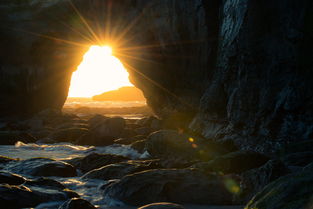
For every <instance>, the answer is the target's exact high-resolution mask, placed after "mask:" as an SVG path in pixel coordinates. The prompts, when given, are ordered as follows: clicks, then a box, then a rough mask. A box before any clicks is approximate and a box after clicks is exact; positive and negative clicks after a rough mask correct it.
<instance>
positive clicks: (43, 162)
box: [8, 158, 76, 177]
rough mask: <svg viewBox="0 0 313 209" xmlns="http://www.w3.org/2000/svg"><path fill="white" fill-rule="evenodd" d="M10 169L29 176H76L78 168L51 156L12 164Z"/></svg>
mask: <svg viewBox="0 0 313 209" xmlns="http://www.w3.org/2000/svg"><path fill="white" fill-rule="evenodd" d="M8 170H10V171H12V172H14V173H18V174H24V175H29V176H60V177H72V176H76V169H75V168H74V167H73V166H72V165H70V164H68V163H65V162H62V161H56V160H52V159H49V158H31V159H28V160H22V161H18V162H15V163H13V164H10V165H9V167H8Z"/></svg>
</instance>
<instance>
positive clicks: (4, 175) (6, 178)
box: [0, 171, 25, 185]
mask: <svg viewBox="0 0 313 209" xmlns="http://www.w3.org/2000/svg"><path fill="white" fill-rule="evenodd" d="M24 182H25V178H23V177H22V176H20V175H17V174H13V173H9V172H4V171H0V184H10V185H20V184H23V183H24Z"/></svg>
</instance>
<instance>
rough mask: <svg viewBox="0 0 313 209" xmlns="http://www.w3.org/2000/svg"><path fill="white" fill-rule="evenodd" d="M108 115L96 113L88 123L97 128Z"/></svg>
mask: <svg viewBox="0 0 313 209" xmlns="http://www.w3.org/2000/svg"><path fill="white" fill-rule="evenodd" d="M107 118H108V117H105V116H103V115H99V114H98V115H95V116H93V117H92V118H90V119H89V120H88V124H89V126H90V127H91V128H95V127H97V126H99V125H100V124H101V123H103V122H104V121H105V120H106V119H107Z"/></svg>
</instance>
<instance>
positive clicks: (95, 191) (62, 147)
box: [0, 142, 148, 209]
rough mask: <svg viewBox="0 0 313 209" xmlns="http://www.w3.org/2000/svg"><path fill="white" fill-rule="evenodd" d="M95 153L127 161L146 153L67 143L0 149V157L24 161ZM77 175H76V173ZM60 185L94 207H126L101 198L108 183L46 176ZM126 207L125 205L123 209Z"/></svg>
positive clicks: (53, 204)
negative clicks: (115, 156) (119, 157)
mask: <svg viewBox="0 0 313 209" xmlns="http://www.w3.org/2000/svg"><path fill="white" fill-rule="evenodd" d="M94 152H95V153H99V154H116V155H122V156H125V157H128V158H130V159H143V158H146V157H148V154H147V153H144V154H140V153H138V152H137V151H136V150H134V149H132V148H130V146H128V145H118V144H114V145H110V146H103V147H98V146H97V147H95V146H79V145H74V144H71V143H56V144H36V143H30V144H25V143H23V142H17V143H16V144H15V145H2V146H0V155H2V156H7V157H11V158H19V159H20V160H26V159H30V158H35V157H47V158H51V159H54V160H67V159H72V158H76V157H83V156H86V155H88V154H91V153H94ZM78 173H80V172H79V171H78ZM49 178H52V179H55V180H57V181H59V182H60V183H62V184H64V185H65V186H66V187H67V188H69V189H71V190H73V191H75V192H76V193H78V194H79V196H80V197H81V198H83V199H85V200H88V201H90V202H91V203H92V204H93V205H95V206H97V207H98V208H111V207H117V206H118V207H121V206H124V207H126V206H125V205H124V204H123V203H122V202H119V201H117V200H112V199H108V198H106V197H105V196H104V194H103V192H102V190H101V187H103V186H104V185H105V184H107V183H108V181H103V180H98V179H82V178H81V177H80V176H78V177H67V178H65V177H49ZM57 205H60V202H49V203H43V204H41V205H39V206H37V207H36V209H43V208H54V207H56V206H57ZM127 208H129V206H127Z"/></svg>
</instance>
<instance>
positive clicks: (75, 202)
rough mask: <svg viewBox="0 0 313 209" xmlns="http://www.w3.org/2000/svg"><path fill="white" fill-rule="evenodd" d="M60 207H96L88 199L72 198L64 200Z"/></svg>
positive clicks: (74, 208) (88, 208) (92, 208)
mask: <svg viewBox="0 0 313 209" xmlns="http://www.w3.org/2000/svg"><path fill="white" fill-rule="evenodd" d="M58 209H96V207H95V206H93V205H92V204H91V203H90V202H88V201H87V200H84V199H81V198H72V199H70V200H68V201H66V202H64V203H63V204H62V205H61V206H60V207H59V208H58Z"/></svg>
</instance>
